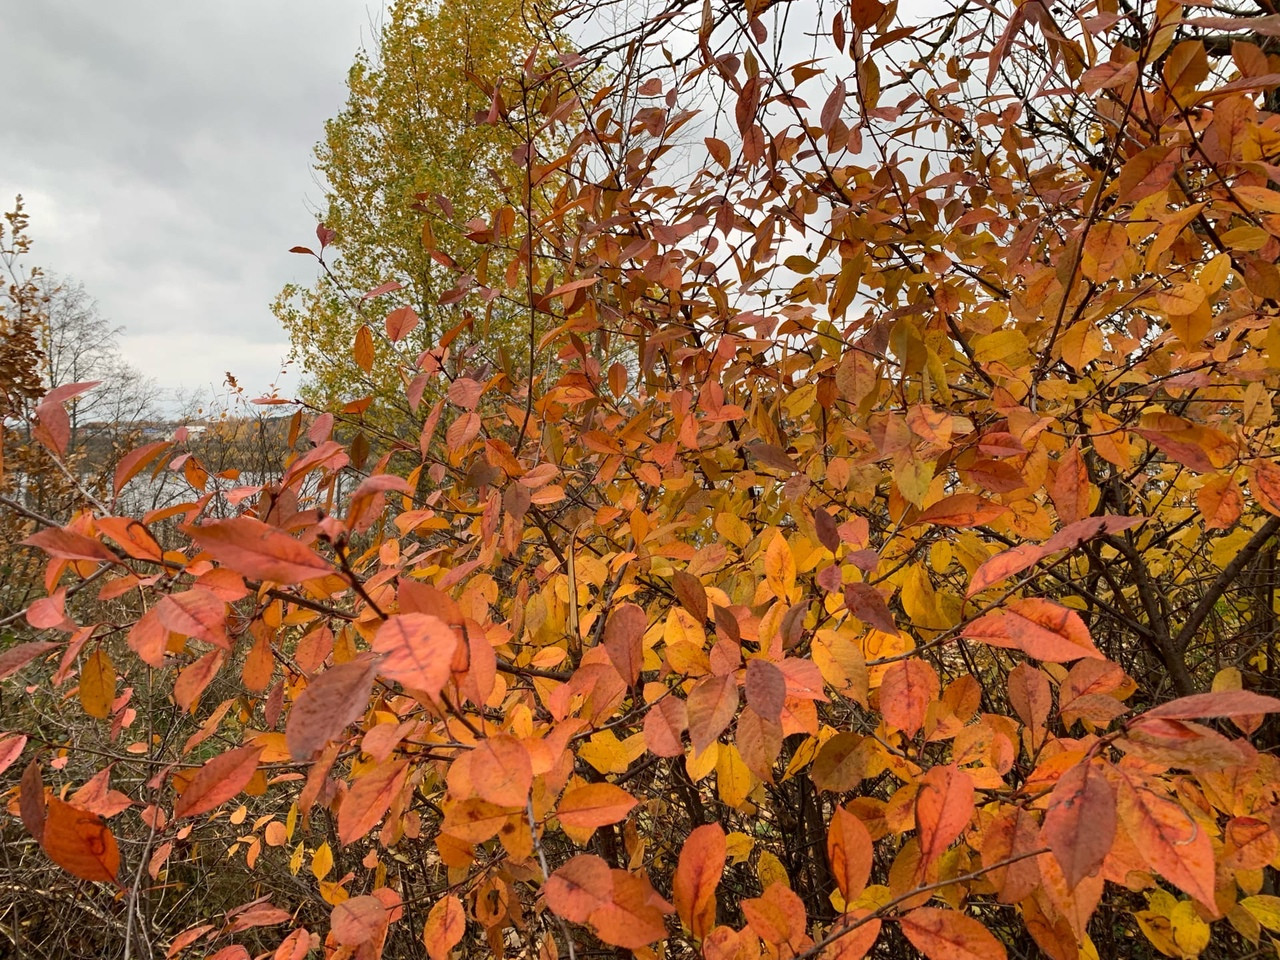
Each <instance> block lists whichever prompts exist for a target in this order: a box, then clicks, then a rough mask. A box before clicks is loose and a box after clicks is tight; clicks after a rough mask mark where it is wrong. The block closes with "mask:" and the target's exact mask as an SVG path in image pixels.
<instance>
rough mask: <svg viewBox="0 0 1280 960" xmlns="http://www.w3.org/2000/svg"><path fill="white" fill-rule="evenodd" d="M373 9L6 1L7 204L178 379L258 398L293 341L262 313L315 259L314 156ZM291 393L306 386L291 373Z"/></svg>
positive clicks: (2, 115) (164, 372) (288, 3)
mask: <svg viewBox="0 0 1280 960" xmlns="http://www.w3.org/2000/svg"><path fill="white" fill-rule="evenodd" d="M380 11H381V6H380V5H379V4H376V3H373V4H370V5H368V6H366V5H365V4H364V3H354V2H342V0H327V2H317V0H309V2H307V0H269V2H254V3H250V2H243V0H240V2H223V3H217V4H195V3H191V2H187V0H182V2H177V3H160V2H142V0H118V2H105V3H89V2H80V3H70V2H56V0H55V2H40V3H10V4H7V5H6V10H5V15H4V29H3V30H0V62H3V63H5V65H6V72H7V74H8V76H9V77H11V78H12V77H17V78H20V84H19V85H18V86H17V87H16V88H15V87H13V86H11V87H10V89H9V92H8V95H7V96H6V97H4V98H2V99H0V131H3V135H2V136H0V203H3V204H5V205H6V206H7V205H8V204H9V203H10V202H11V198H12V196H13V194H15V193H22V194H24V195H25V197H26V198H27V201H28V210H29V212H30V213H31V215H32V234H33V237H34V239H35V241H36V243H35V247H34V249H33V257H32V261H33V262H35V263H40V264H44V265H47V266H48V267H49V268H51V269H53V270H56V271H57V272H59V273H64V274H68V275H70V276H73V277H75V278H77V279H79V280H81V281H83V282H84V284H85V286H86V288H87V289H88V291H89V293H90V294H91V295H92V296H94V297H95V298H97V300H98V301H99V303H100V304H101V307H102V310H103V312H104V314H105V315H106V316H108V317H109V318H110V319H111V320H112V321H113V322H115V323H120V324H124V326H125V327H126V336H125V338H124V348H125V352H126V354H127V358H128V359H129V360H130V362H132V363H133V364H134V365H135V366H137V367H139V368H140V369H141V370H142V371H143V372H144V373H145V374H147V375H149V376H151V377H154V378H155V379H156V380H157V381H158V382H159V383H160V384H161V385H162V386H164V387H167V388H179V387H185V388H187V389H197V390H198V389H202V388H207V387H209V386H210V385H217V384H219V383H220V382H221V381H222V377H223V373H224V371H225V370H228V369H229V370H231V371H232V372H233V373H235V374H236V375H237V377H239V378H240V379H241V382H242V383H243V384H244V385H245V386H246V388H247V389H248V390H250V391H251V392H256V391H259V390H262V389H264V388H265V387H266V386H267V384H268V383H270V382H271V381H273V380H274V379H275V377H276V375H277V373H278V371H279V369H280V362H281V360H282V359H283V358H284V357H285V356H286V354H287V353H288V343H287V340H286V338H285V336H284V334H283V333H282V332H281V331H280V329H279V327H278V326H277V325H276V323H275V320H274V318H273V317H272V316H271V314H270V311H269V310H268V309H267V307H268V304H269V302H270V300H271V298H272V297H273V296H274V294H275V293H276V292H277V291H278V290H279V288H280V287H281V286H282V285H283V284H284V283H286V282H288V281H290V280H297V281H303V282H305V281H309V280H310V279H311V278H312V276H313V271H312V269H311V267H310V265H309V264H308V262H307V261H305V260H304V258H301V257H297V256H295V255H290V254H289V253H287V251H288V248H289V247H290V246H292V245H294V244H295V243H299V242H306V241H307V240H309V239H310V238H311V236H312V235H311V230H312V228H313V227H314V223H315V219H314V212H313V211H314V208H315V205H316V204H317V203H318V201H319V199H320V189H319V187H318V186H317V185H316V183H315V180H314V174H313V172H312V170H311V148H312V146H313V145H314V143H315V141H316V140H317V139H319V137H320V136H321V135H322V133H323V125H324V121H325V120H326V119H327V118H328V117H330V116H332V115H333V114H334V113H336V112H337V111H338V110H339V109H340V107H341V105H342V102H343V100H344V92H345V88H344V82H345V79H346V73H347V69H348V68H349V66H350V64H351V60H352V57H353V55H354V53H355V51H356V49H357V48H358V46H359V45H360V43H361V41H362V40H365V39H367V38H368V36H369V24H370V21H371V19H372V20H376V19H377V18H378V17H379V16H380ZM285 383H286V389H288V385H289V384H290V383H292V384H293V385H296V383H297V381H296V378H294V379H292V381H285Z"/></svg>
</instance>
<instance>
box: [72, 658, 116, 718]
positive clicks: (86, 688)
mask: <svg viewBox="0 0 1280 960" xmlns="http://www.w3.org/2000/svg"><path fill="white" fill-rule="evenodd" d="M115 698H116V668H115V664H113V663H112V662H111V658H110V657H109V656H107V651H105V650H103V649H102V648H101V647H98V648H97V649H96V650H94V651H93V653H91V654H89V656H88V657H87V658H85V661H84V666H82V667H81V668H80V705H81V706H82V707H84V712H85V713H87V714H88V715H89V716H91V717H97V718H98V719H99V720H105V719H106V718H107V717H109V716H111V703H112V701H113V700H115Z"/></svg>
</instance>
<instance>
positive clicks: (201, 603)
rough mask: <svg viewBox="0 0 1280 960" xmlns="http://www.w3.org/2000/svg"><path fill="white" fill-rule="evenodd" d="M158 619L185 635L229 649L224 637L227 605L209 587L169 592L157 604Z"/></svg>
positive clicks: (227, 641) (227, 640)
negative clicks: (207, 588)
mask: <svg viewBox="0 0 1280 960" xmlns="http://www.w3.org/2000/svg"><path fill="white" fill-rule="evenodd" d="M156 615H157V616H158V617H159V618H160V622H161V623H163V624H164V625H165V626H166V627H168V628H169V629H170V630H172V631H173V632H174V633H180V634H182V635H183V636H184V637H195V638H196V639H197V640H204V641H205V642H206V643H212V644H213V645H214V646H217V647H221V648H222V649H223V650H230V649H231V641H230V640H229V639H228V638H227V628H226V623H227V605H226V602H225V601H223V600H220V599H218V598H217V597H215V596H214V595H213V594H212V593H210V592H209V591H208V590H198V589H191V590H184V591H182V592H181V593H171V594H169V595H168V596H166V597H164V598H162V599H161V600H160V602H159V603H158V604H156Z"/></svg>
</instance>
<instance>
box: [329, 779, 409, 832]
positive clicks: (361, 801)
mask: <svg viewBox="0 0 1280 960" xmlns="http://www.w3.org/2000/svg"><path fill="white" fill-rule="evenodd" d="M408 774H409V764H408V761H405V760H396V761H384V762H382V763H379V764H376V765H375V766H373V767H372V768H370V769H369V770H366V771H365V772H364V773H362V774H361V775H360V776H359V777H357V778H356V779H355V780H354V781H353V782H352V784H351V789H350V790H348V791H347V795H346V796H345V797H343V798H342V806H341V807H340V808H339V809H338V839H339V840H341V841H342V842H343V843H344V844H345V843H354V842H355V841H356V840H359V839H360V838H361V837H363V836H364V835H365V834H366V833H368V832H369V831H370V830H372V829H373V828H374V826H375V825H376V824H377V823H378V821H379V820H381V819H382V817H383V815H384V814H385V813H386V812H387V809H388V808H389V807H390V806H391V802H392V801H393V800H394V799H395V798H396V796H397V795H398V794H399V793H400V790H401V788H402V787H403V786H404V781H405V777H406V776H408Z"/></svg>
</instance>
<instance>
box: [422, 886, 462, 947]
mask: <svg viewBox="0 0 1280 960" xmlns="http://www.w3.org/2000/svg"><path fill="white" fill-rule="evenodd" d="M466 932H467V914H466V911H464V910H463V908H462V901H461V900H459V899H458V898H457V897H455V896H447V897H441V898H440V899H439V900H437V901H436V902H435V904H434V905H433V906H432V907H431V910H430V912H429V913H428V914H427V922H426V923H425V924H424V925H423V927H422V943H423V945H424V946H425V947H426V948H427V956H428V957H430V958H431V960H449V954H450V952H451V951H452V950H453V948H454V947H456V946H457V945H458V944H459V943H461V942H462V937H463V934H465V933H466Z"/></svg>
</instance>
